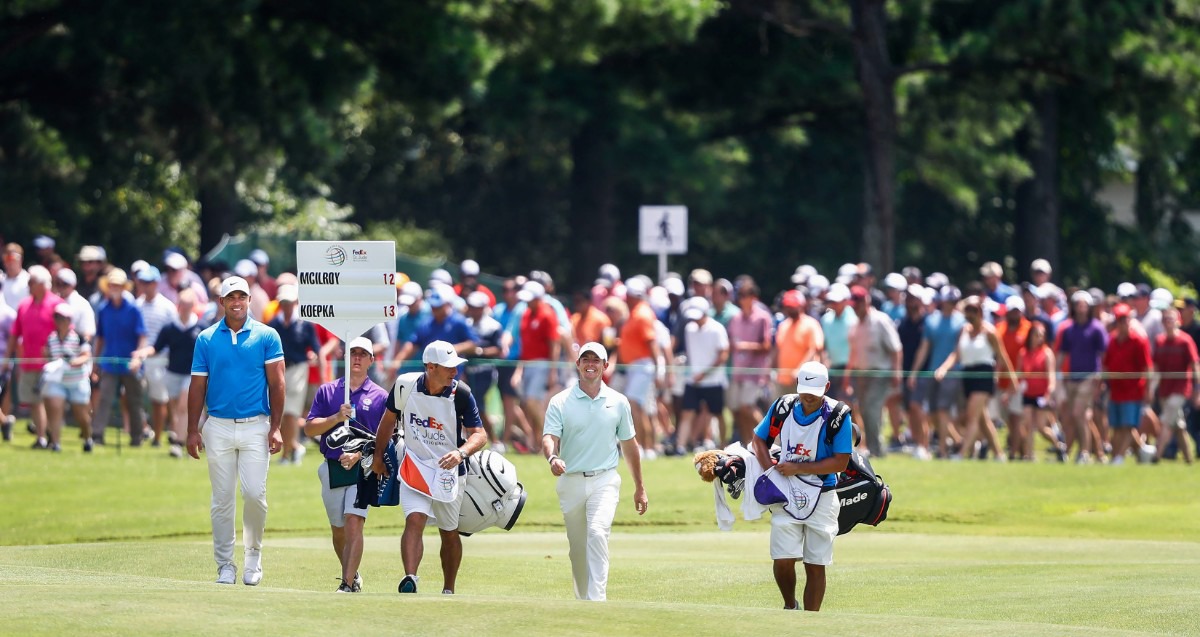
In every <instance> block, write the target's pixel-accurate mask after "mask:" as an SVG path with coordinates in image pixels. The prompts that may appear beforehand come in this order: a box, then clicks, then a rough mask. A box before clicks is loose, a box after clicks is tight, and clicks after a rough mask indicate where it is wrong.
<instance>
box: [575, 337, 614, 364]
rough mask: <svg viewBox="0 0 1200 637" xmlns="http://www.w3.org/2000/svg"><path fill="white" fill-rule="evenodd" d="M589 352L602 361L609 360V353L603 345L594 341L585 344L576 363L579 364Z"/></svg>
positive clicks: (576, 358) (580, 349)
mask: <svg viewBox="0 0 1200 637" xmlns="http://www.w3.org/2000/svg"><path fill="white" fill-rule="evenodd" d="M588 352H591V353H593V354H595V355H596V356H599V357H600V360H602V361H606V360H608V351H607V350H605V349H604V346H603V345H601V344H599V343H596V342H594V341H593V342H591V343H584V344H583V347H580V348H579V355H578V356H576V357H575V361H576V362H578V361H579V359H581V358H583V355H584V354H586V353H588Z"/></svg>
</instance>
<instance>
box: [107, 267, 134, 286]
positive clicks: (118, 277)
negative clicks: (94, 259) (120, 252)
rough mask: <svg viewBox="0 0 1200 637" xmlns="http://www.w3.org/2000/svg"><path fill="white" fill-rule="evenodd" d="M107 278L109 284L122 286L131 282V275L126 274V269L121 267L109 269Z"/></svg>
mask: <svg viewBox="0 0 1200 637" xmlns="http://www.w3.org/2000/svg"><path fill="white" fill-rule="evenodd" d="M106 278H107V279H108V284H109V285H116V286H122V285H125V284H126V283H128V282H129V276H128V275H126V274H125V271H124V270H122V269H121V268H113V269H112V270H109V271H108V276H107V277H106Z"/></svg>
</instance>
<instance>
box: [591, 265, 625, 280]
mask: <svg viewBox="0 0 1200 637" xmlns="http://www.w3.org/2000/svg"><path fill="white" fill-rule="evenodd" d="M597 274H599V275H600V278H602V279H608V280H609V281H619V280H620V279H621V270H620V268H618V267H617V266H615V265H613V264H611V263H605V264H604V265H602V266H600V271H599V272H598V273H597Z"/></svg>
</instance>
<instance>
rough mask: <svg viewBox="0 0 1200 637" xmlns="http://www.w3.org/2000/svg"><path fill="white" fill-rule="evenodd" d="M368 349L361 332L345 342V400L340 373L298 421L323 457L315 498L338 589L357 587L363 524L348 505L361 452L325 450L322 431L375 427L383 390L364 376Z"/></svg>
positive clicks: (363, 513) (361, 514)
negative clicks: (338, 572) (347, 425)
mask: <svg viewBox="0 0 1200 637" xmlns="http://www.w3.org/2000/svg"><path fill="white" fill-rule="evenodd" d="M374 352H375V349H374V346H373V345H372V344H371V341H369V340H367V339H366V338H364V337H362V336H360V337H358V338H356V339H354V340H352V341H350V379H349V382H350V402H349V403H346V402H345V400H346V378H339V379H337V380H335V381H333V382H330V383H325V384H324V385H321V386H320V387H318V388H317V395H316V397H315V398H314V399H313V404H312V408H310V409H309V411H308V419H307V420H306V421H305V423H304V433H306V434H308V435H309V436H321V454H322V455H323V456H325V462H322V463H321V464H320V465H319V466H318V467H317V476H318V477H319V478H320V479H321V500H322V501H323V502H324V503H325V514H326V515H327V516H328V517H329V529H330V531H331V532H332V533H333V551H334V552H335V553H337V556H338V560H339V561H340V562H341V564H342V583H341V585H339V586H338V589H337V592H339V593H357V592H359V591H361V590H362V577H361V576H359V574H358V565H359V564H360V563H361V562H362V553H363V525H364V524H365V523H366V521H367V510H366V509H359V508H357V507H355V506H354V500H355V499H356V498H357V496H358V484H357V480H358V475H359V469H358V462H359V461H360V460H362V454H361V453H358V452H355V453H342V451H341V450H340V449H331V448H330V447H329V444H328V443H327V442H326V441H325V437H324V434H326V433H328V432H329V430H331V429H333V428H335V427H337V426H338V425H340V424H341V423H342V422H345V421H351V422H353V423H354V424H355V425H358V426H360V427H362V428H365V429H367V430H369V431H371V433H375V431H376V430H377V429H378V428H379V420H380V419H381V418H383V412H384V409H385V407H386V405H387V399H388V392H387V391H386V390H385V389H383V388H382V387H380V386H379V385H376V384H375V383H374V382H373V381H372V380H371V379H370V378H369V377H368V375H367V372H368V371H370V369H371V363H373V362H375V354H374ZM352 479H353V481H351V480H352Z"/></svg>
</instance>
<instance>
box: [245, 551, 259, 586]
mask: <svg viewBox="0 0 1200 637" xmlns="http://www.w3.org/2000/svg"><path fill="white" fill-rule="evenodd" d="M242 570H243V573H242V583H243V584H245V585H246V586H258V583H259V582H261V581H262V551H255V550H253V549H250V550H247V551H246V565H245V568H244V569H242Z"/></svg>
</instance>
